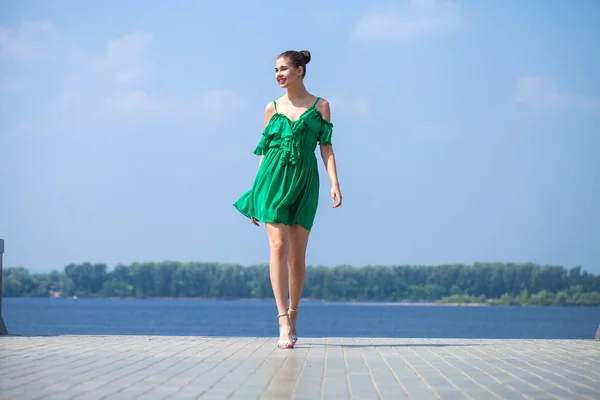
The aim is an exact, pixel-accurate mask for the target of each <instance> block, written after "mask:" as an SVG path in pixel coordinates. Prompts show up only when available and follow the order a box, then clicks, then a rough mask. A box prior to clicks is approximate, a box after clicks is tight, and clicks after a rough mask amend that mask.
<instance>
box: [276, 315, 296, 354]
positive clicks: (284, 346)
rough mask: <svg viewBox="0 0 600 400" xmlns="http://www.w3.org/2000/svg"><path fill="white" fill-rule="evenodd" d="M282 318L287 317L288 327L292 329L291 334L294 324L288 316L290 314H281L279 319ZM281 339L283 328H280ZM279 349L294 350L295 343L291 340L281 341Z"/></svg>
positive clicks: (278, 344)
mask: <svg viewBox="0 0 600 400" xmlns="http://www.w3.org/2000/svg"><path fill="white" fill-rule="evenodd" d="M281 317H287V319H288V326H289V327H290V332H291V331H292V323H291V322H290V316H289V315H288V313H283V314H279V315H278V316H277V318H281ZM279 337H281V326H280V327H279ZM277 347H279V348H280V349H293V348H294V341H293V340H291V339H283V340H281V339H279V341H277Z"/></svg>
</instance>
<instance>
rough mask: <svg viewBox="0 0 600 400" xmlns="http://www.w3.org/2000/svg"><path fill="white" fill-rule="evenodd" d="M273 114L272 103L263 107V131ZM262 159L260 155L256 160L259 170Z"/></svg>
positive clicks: (262, 156) (273, 107)
mask: <svg viewBox="0 0 600 400" xmlns="http://www.w3.org/2000/svg"><path fill="white" fill-rule="evenodd" d="M274 114H275V106H274V105H273V102H272V101H270V102H269V104H267V105H266V107H265V115H264V118H263V129H264V128H266V127H267V125H268V124H269V121H271V118H273V115H274ZM263 158H265V156H264V155H261V156H260V158H259V160H258V169H260V164H261V163H262V161H263Z"/></svg>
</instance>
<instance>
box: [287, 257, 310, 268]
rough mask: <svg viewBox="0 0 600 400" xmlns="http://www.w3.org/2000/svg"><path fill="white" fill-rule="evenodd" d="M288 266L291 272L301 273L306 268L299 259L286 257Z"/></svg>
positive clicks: (302, 260) (303, 262)
mask: <svg viewBox="0 0 600 400" xmlns="http://www.w3.org/2000/svg"><path fill="white" fill-rule="evenodd" d="M288 265H289V266H290V269H291V270H292V271H302V270H303V269H304V268H306V262H305V261H304V259H302V258H301V257H288Z"/></svg>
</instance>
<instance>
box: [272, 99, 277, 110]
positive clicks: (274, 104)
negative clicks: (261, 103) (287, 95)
mask: <svg viewBox="0 0 600 400" xmlns="http://www.w3.org/2000/svg"><path fill="white" fill-rule="evenodd" d="M273 106H274V107H275V113H277V102H276V101H275V100H273Z"/></svg>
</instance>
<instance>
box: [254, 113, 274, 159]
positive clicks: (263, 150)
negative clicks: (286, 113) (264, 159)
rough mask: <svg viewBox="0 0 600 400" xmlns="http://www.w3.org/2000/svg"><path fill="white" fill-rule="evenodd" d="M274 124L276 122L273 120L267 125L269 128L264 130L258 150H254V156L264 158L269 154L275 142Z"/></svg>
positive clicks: (257, 146)
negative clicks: (272, 143)
mask: <svg viewBox="0 0 600 400" xmlns="http://www.w3.org/2000/svg"><path fill="white" fill-rule="evenodd" d="M273 122H274V121H273V120H271V121H270V122H269V123H268V124H267V126H265V129H264V130H263V132H262V135H261V138H260V140H259V142H258V145H256V148H255V149H254V154H256V155H258V156H263V155H265V154H267V151H268V150H269V147H270V145H271V142H272V141H273V137H274V136H275V132H274V131H275V127H274V126H273V125H274V124H273Z"/></svg>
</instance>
